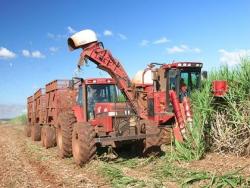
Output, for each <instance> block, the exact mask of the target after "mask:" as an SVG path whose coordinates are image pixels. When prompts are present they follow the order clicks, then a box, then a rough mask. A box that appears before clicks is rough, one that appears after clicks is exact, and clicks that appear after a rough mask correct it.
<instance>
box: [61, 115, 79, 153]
mask: <svg viewBox="0 0 250 188" xmlns="http://www.w3.org/2000/svg"><path fill="white" fill-rule="evenodd" d="M74 123H76V118H75V115H74V113H73V111H66V112H62V113H60V114H59V116H58V122H57V125H56V142H57V148H58V155H59V156H60V157H61V158H65V157H71V156H72V132H73V124H74Z"/></svg>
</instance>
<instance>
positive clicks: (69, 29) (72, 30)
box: [67, 26, 76, 34]
mask: <svg viewBox="0 0 250 188" xmlns="http://www.w3.org/2000/svg"><path fill="white" fill-rule="evenodd" d="M67 29H68V32H69V33H70V34H74V33H76V30H75V29H73V28H72V27H71V26H68V27H67Z"/></svg>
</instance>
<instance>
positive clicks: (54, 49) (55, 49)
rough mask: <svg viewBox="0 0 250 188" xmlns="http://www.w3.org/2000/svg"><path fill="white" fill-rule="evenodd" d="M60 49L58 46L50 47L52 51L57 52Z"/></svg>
mask: <svg viewBox="0 0 250 188" xmlns="http://www.w3.org/2000/svg"><path fill="white" fill-rule="evenodd" d="M58 50H59V48H58V47H54V46H51V47H49V51H50V52H52V53H55V52H57V51H58Z"/></svg>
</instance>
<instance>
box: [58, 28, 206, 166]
mask: <svg viewBox="0 0 250 188" xmlns="http://www.w3.org/2000/svg"><path fill="white" fill-rule="evenodd" d="M68 45H69V47H70V49H71V50H75V49H77V48H82V50H83V51H82V53H81V57H80V61H79V64H78V67H80V66H81V65H83V64H84V63H85V62H86V61H87V60H89V61H91V62H93V63H94V64H96V65H97V67H98V68H99V69H102V70H104V71H106V72H107V73H109V75H110V76H111V77H112V78H113V80H114V83H115V84H116V86H117V87H118V88H119V90H120V91H121V93H122V94H123V96H124V97H125V99H126V102H125V103H119V102H117V100H116V99H115V100H114V101H112V100H107V99H106V98H105V96H106V95H105V94H104V93H105V92H106V89H103V91H98V93H99V94H100V95H101V96H99V97H96V99H95V101H96V102H94V108H93V107H92V108H91V109H90V107H89V102H88V100H89V97H91V94H89V93H88V89H86V86H85V87H83V90H85V91H84V92H82V96H79V97H82V99H83V100H82V101H83V102H82V103H81V104H79V103H78V104H77V105H76V106H74V107H73V110H72V111H68V112H64V113H62V114H60V115H59V122H58V125H57V129H61V132H62V134H63V135H61V136H57V137H58V138H57V143H58V144H59V145H60V146H59V151H60V153H61V156H62V157H66V156H69V155H70V154H71V149H72V153H73V157H74V160H75V162H76V163H77V164H79V165H82V164H84V163H86V162H88V161H89V160H91V159H92V158H93V157H94V156H95V153H96V148H97V147H99V146H113V147H119V146H121V145H123V144H125V143H126V144H131V146H133V147H135V149H136V150H137V151H138V152H141V153H142V154H145V155H146V154H148V153H150V152H152V151H156V150H160V146H161V145H162V144H163V143H165V142H166V138H169V137H170V135H169V132H168V128H173V130H174V131H173V132H174V136H175V139H177V140H178V141H183V135H184V130H185V125H186V123H187V122H191V121H192V116H191V111H190V104H189V101H188V98H187V95H188V92H190V91H191V90H193V89H198V88H199V87H200V80H201V68H202V63H196V62H175V63H172V64H157V63H151V64H150V65H149V66H148V67H147V68H146V69H145V70H144V71H143V72H142V73H141V74H138V75H139V77H140V78H138V75H137V78H135V79H134V82H132V81H131V80H130V78H129V77H128V74H127V73H126V71H125V70H124V68H123V66H122V64H121V63H120V62H119V61H118V60H117V59H115V58H114V57H113V56H112V54H111V52H110V51H108V50H107V49H105V48H104V46H103V44H102V43H101V42H98V41H97V37H96V34H95V33H94V32H93V31H91V30H83V31H81V32H78V33H76V34H74V35H73V36H72V37H70V38H69V39H68ZM150 73H151V74H150ZM146 75H152V76H151V78H149V79H148V78H147V79H146V78H145V76H146ZM138 80H139V81H138ZM100 87H103V85H100ZM183 87H186V90H185V89H183ZM102 97H103V98H104V101H105V100H106V101H105V102H103V101H101V100H100V98H102ZM114 98H116V97H114ZM180 101H181V102H180ZM74 118H75V120H73V119H74ZM71 145H72V148H71V147H70V146H71Z"/></svg>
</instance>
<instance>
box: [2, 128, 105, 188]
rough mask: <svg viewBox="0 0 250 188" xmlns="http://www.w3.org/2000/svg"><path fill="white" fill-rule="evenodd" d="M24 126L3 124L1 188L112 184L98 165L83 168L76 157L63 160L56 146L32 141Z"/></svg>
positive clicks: (90, 186) (101, 185) (90, 187)
mask: <svg viewBox="0 0 250 188" xmlns="http://www.w3.org/2000/svg"><path fill="white" fill-rule="evenodd" d="M23 129H24V126H21V125H0V187H18V188H19V187H53V188H54V187H86V188H92V187H93V188H94V187H103V188H106V187H110V185H109V184H108V182H107V181H106V180H105V179H104V178H102V177H101V176H100V175H99V174H97V172H96V170H95V169H94V168H95V165H93V164H89V165H87V166H85V167H84V168H80V167H77V166H76V165H75V164H74V162H73V159H72V158H69V159H60V158H59V157H58V156H57V150H56V148H51V149H45V148H43V147H42V146H41V143H40V142H32V141H31V139H30V138H27V137H25V136H24V131H23ZM94 162H95V161H94Z"/></svg>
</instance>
